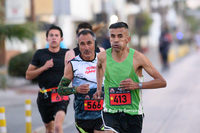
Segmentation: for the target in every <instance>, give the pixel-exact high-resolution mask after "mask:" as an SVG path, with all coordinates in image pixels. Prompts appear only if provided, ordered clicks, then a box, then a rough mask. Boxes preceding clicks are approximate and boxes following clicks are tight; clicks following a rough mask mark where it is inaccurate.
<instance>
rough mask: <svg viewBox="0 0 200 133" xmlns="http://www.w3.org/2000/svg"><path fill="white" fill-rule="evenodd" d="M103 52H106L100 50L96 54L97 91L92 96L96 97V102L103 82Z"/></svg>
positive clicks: (99, 96)
mask: <svg viewBox="0 0 200 133" xmlns="http://www.w3.org/2000/svg"><path fill="white" fill-rule="evenodd" d="M105 54H106V52H104V51H103V52H101V53H99V54H98V55H97V67H96V68H97V69H96V78H97V91H96V93H95V94H94V95H93V98H94V99H96V100H97V101H98V102H99V100H100V99H101V94H102V82H103V75H104V71H103V62H104V61H105Z"/></svg>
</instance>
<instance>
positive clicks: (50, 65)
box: [44, 59, 54, 70]
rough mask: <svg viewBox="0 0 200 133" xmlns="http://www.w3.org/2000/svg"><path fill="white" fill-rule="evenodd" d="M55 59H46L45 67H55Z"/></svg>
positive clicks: (46, 68)
mask: <svg viewBox="0 0 200 133" xmlns="http://www.w3.org/2000/svg"><path fill="white" fill-rule="evenodd" d="M53 65H54V64H53V59H50V60H48V61H46V63H45V64H44V69H45V70H48V69H49V68H51V67H53Z"/></svg>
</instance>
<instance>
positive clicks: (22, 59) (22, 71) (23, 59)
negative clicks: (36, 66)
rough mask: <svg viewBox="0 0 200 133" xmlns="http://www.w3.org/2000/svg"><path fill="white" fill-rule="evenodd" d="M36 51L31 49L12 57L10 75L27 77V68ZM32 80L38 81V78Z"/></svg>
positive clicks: (9, 66) (9, 68)
mask: <svg viewBox="0 0 200 133" xmlns="http://www.w3.org/2000/svg"><path fill="white" fill-rule="evenodd" d="M34 52H35V51H29V52H26V53H22V54H19V55H17V56H14V57H12V58H11V60H10V61H9V65H8V73H9V75H11V76H16V77H25V76H26V70H27V68H28V66H29V64H30V62H31V60H32V57H33V54H34ZM32 81H33V82H35V81H37V79H34V80H32Z"/></svg>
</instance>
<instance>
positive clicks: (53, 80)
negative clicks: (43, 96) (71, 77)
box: [31, 48, 69, 89]
mask: <svg viewBox="0 0 200 133" xmlns="http://www.w3.org/2000/svg"><path fill="white" fill-rule="evenodd" d="M68 50H69V49H62V48H61V49H60V51H59V52H57V53H52V52H50V51H49V50H48V49H39V50H37V51H36V52H35V54H34V56H33V59H32V61H31V64H32V65H34V66H37V67H38V68H39V67H41V66H43V65H44V64H45V63H46V61H47V60H50V59H53V64H54V65H53V67H52V68H49V69H48V70H46V71H44V72H42V73H41V74H40V75H39V76H38V78H39V79H38V80H39V87H40V88H42V87H45V89H48V88H52V87H57V86H58V84H59V83H60V80H61V78H62V76H63V74H64V66H65V65H64V58H65V53H66V52H67V51H68Z"/></svg>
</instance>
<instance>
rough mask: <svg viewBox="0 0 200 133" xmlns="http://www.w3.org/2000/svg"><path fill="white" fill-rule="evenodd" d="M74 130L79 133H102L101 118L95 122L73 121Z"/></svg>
mask: <svg viewBox="0 0 200 133" xmlns="http://www.w3.org/2000/svg"><path fill="white" fill-rule="evenodd" d="M75 121H76V128H77V130H78V131H79V132H80V133H86V132H87V133H93V132H94V130H97V131H103V130H104V127H103V122H102V119H101V118H98V119H95V120H80V119H75Z"/></svg>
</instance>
